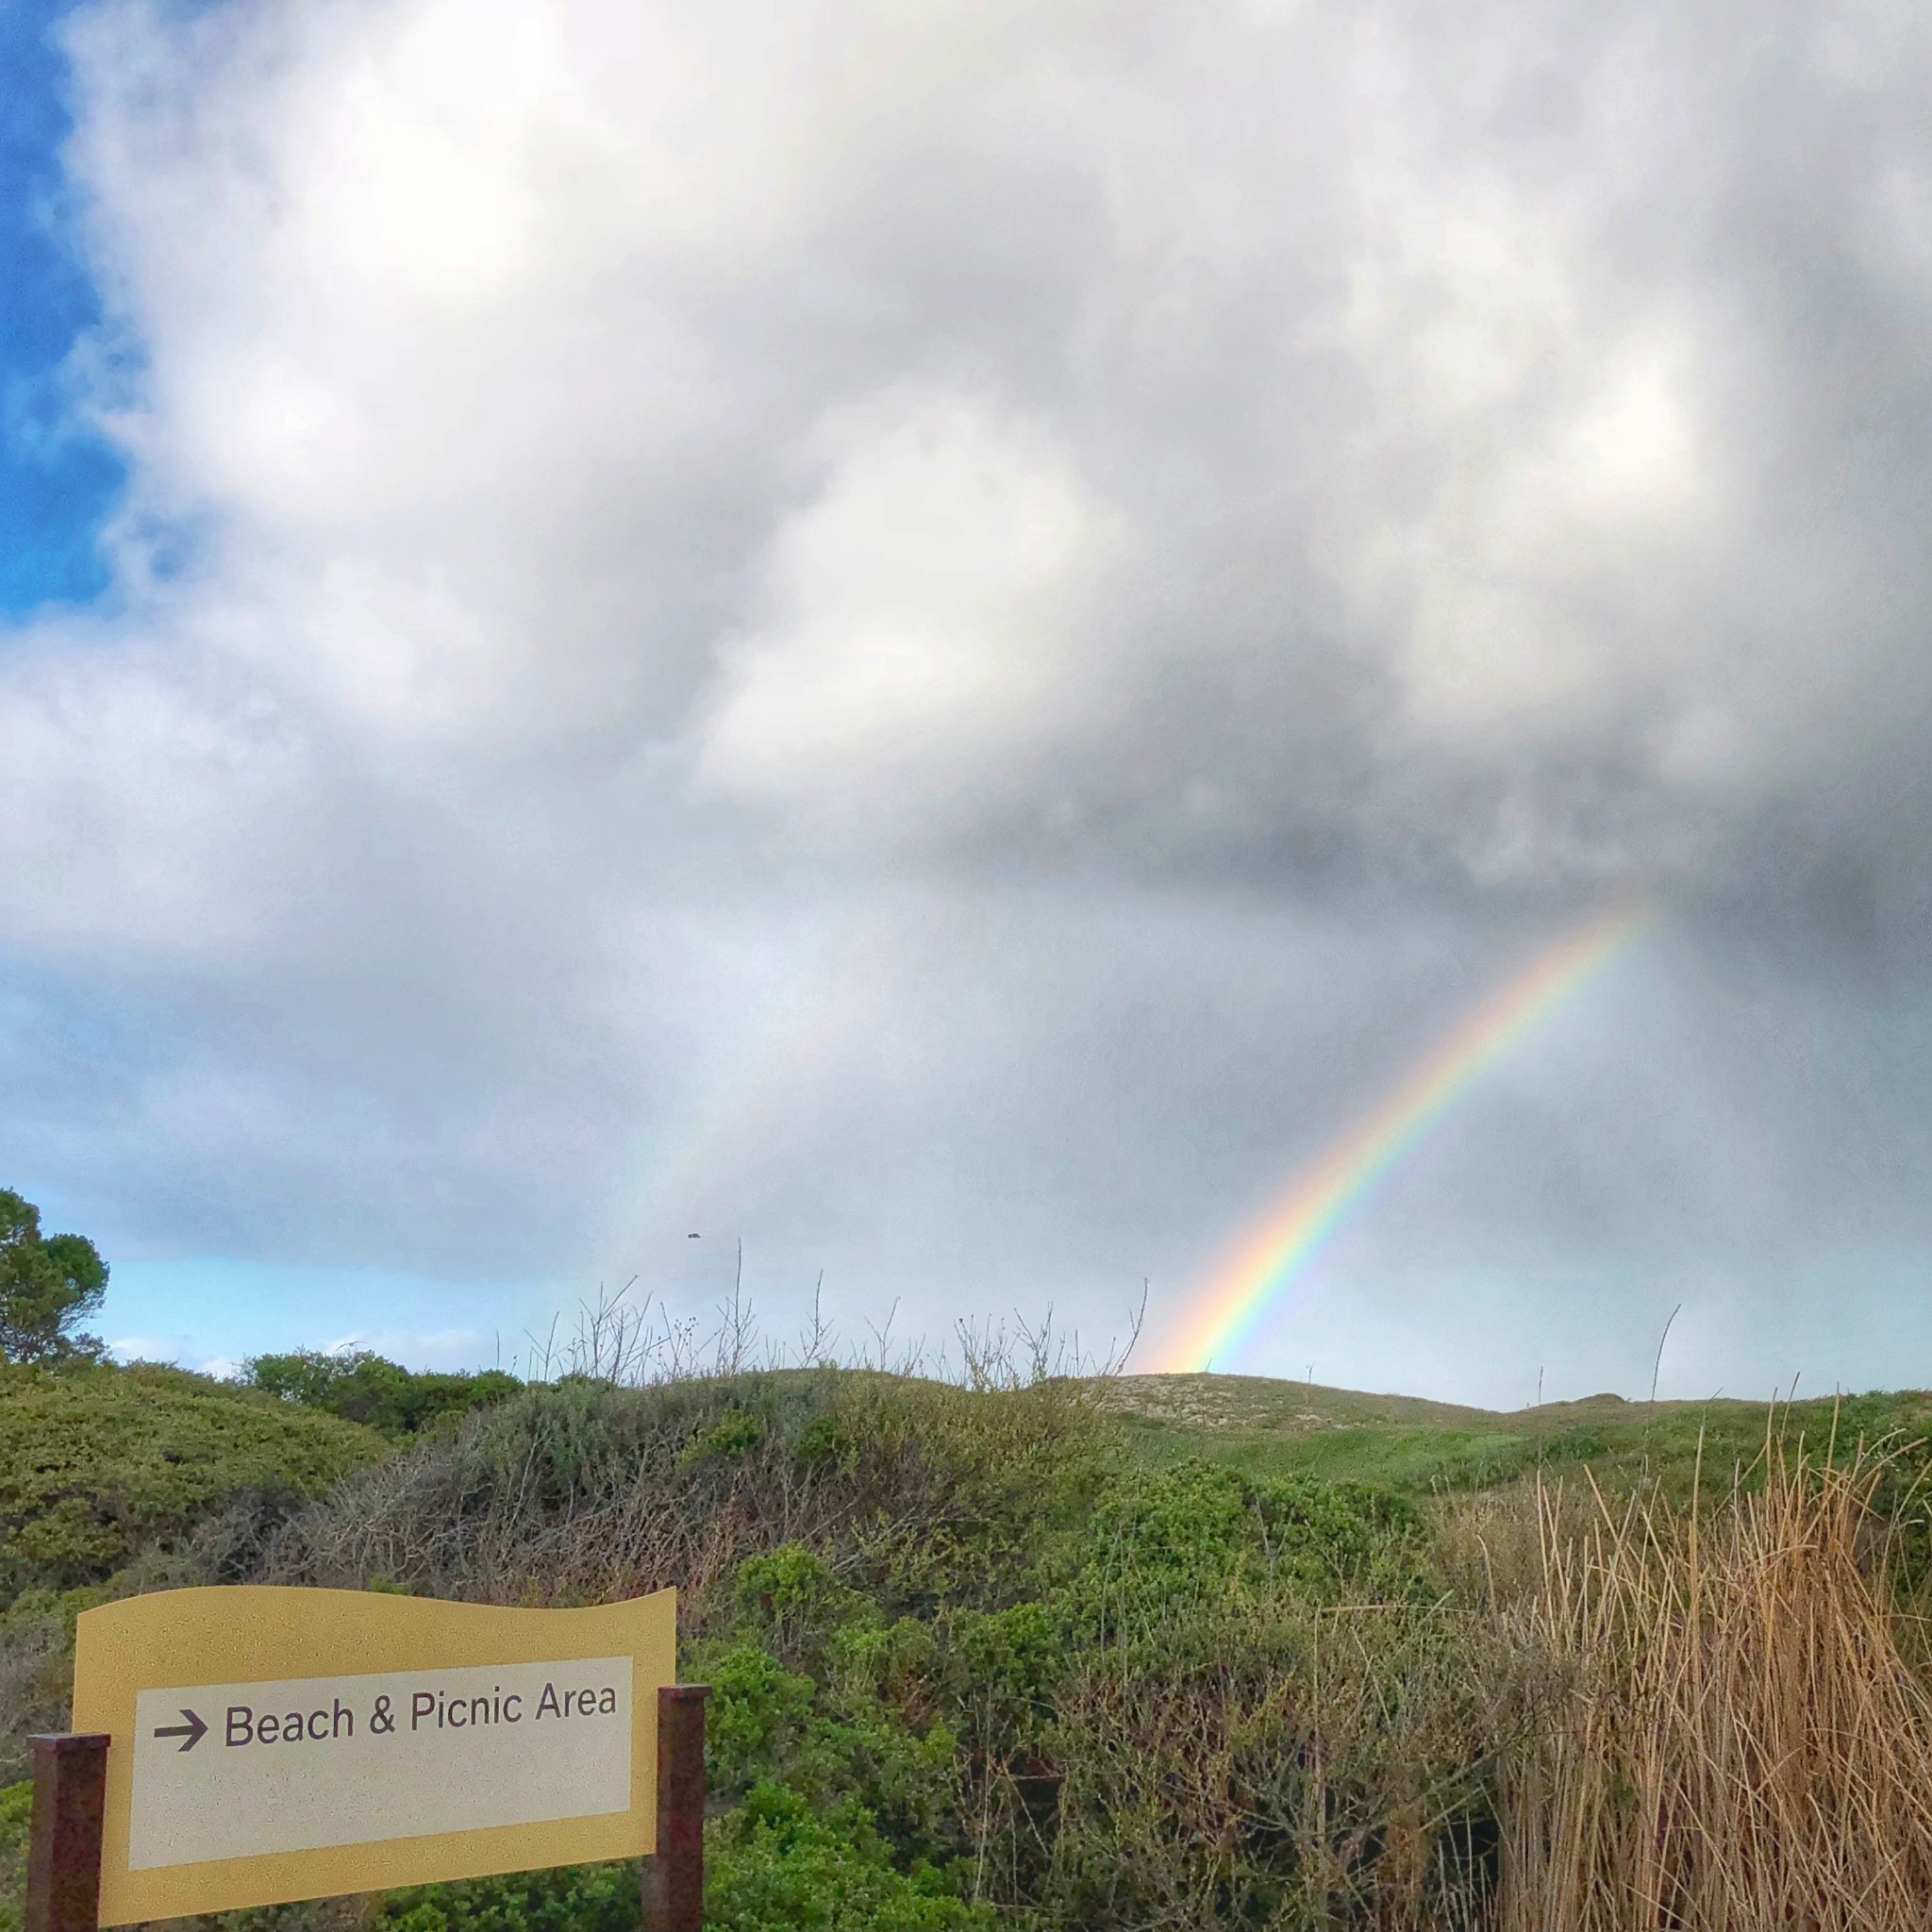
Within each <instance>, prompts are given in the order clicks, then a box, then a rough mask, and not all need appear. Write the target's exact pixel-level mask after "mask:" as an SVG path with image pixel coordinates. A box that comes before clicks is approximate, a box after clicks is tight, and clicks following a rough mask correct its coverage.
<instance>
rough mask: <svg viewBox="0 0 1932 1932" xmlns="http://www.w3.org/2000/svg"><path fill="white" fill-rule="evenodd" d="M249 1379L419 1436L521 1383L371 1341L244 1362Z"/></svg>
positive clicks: (389, 1430) (351, 1418)
mask: <svg viewBox="0 0 1932 1932" xmlns="http://www.w3.org/2000/svg"><path fill="white" fill-rule="evenodd" d="M243 1374H244V1376H245V1378H246V1380H247V1382H248V1383H249V1385H250V1386H251V1387H253V1388H256V1389H262V1390H266V1391H268V1392H269V1393H270V1394H272V1395H278V1396H280V1397H281V1398H282V1399H283V1400H284V1401H286V1402H296V1403H300V1404H302V1405H303V1406H304V1407H308V1408H319V1409H323V1410H325V1411H326V1412H327V1413H328V1414H330V1415H337V1416H341V1417H342V1418H343V1420H344V1421H347V1422H352V1423H360V1424H363V1425H364V1426H365V1427H367V1428H372V1429H379V1430H380V1431H381V1432H382V1433H383V1434H384V1435H385V1436H392V1437H393V1436H413V1435H418V1434H420V1433H421V1432H422V1431H424V1430H425V1429H428V1428H433V1427H434V1426H435V1425H436V1424H439V1423H442V1422H445V1421H449V1420H453V1419H455V1418H457V1417H460V1416H464V1415H468V1414H469V1413H470V1411H471V1410H472V1409H476V1408H483V1407H488V1406H489V1405H490V1404H491V1403H493V1402H501V1401H503V1400H504V1399H505V1398H506V1397H507V1396H510V1395H514V1394H516V1393H517V1392H518V1391H519V1390H521V1389H522V1387H523V1384H522V1383H521V1382H519V1381H518V1380H517V1378H516V1377H515V1376H514V1375H510V1374H505V1373H504V1372H503V1371H502V1370H501V1369H484V1370H482V1371H480V1372H479V1373H477V1374H435V1373H429V1372H419V1371H416V1370H412V1369H406V1368H403V1367H402V1366H401V1365H400V1364H398V1363H396V1362H392V1361H389V1360H386V1359H385V1358H384V1357H381V1356H379V1355H374V1354H371V1353H370V1352H369V1351H368V1350H367V1349H358V1350H354V1351H348V1352H344V1353H341V1354H329V1353H327V1352H325V1351H324V1350H322V1349H312V1348H311V1349H298V1350H296V1351H294V1352H293V1353H292V1354H290V1355H258V1356H255V1357H251V1358H250V1359H249V1360H248V1361H247V1362H246V1363H244V1364H243Z"/></svg>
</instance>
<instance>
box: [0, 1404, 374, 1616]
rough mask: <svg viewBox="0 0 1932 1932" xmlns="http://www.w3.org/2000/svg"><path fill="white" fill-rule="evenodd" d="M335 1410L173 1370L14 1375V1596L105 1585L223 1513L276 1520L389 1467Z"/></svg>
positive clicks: (8, 1479) (2, 1495)
mask: <svg viewBox="0 0 1932 1932" xmlns="http://www.w3.org/2000/svg"><path fill="white" fill-rule="evenodd" d="M382 1453H383V1444H382V1442H381V1440H380V1439H379V1438H378V1437H376V1436H375V1435H373V1434H371V1433H370V1432H369V1431H367V1430H365V1429H361V1428H358V1427H357V1426H356V1425H355V1424H352V1423H346V1422H342V1421H341V1420H339V1419H338V1418H336V1417H334V1416H329V1415H318V1414H314V1413H311V1412H309V1411H308V1410H304V1409H301V1408H297V1407H293V1406H292V1405H284V1404H278V1403H274V1402H270V1401H267V1400H264V1399H261V1398H249V1397H244V1396H242V1394H240V1393H239V1392H238V1391H236V1390H235V1389H234V1388H233V1387H231V1386H230V1385H227V1384H225V1383H221V1382H214V1381H210V1380H208V1378H207V1377H205V1376H198V1375H191V1374H185V1373H183V1372H182V1371H180V1370H173V1369H136V1370H120V1369H112V1368H105V1367H103V1368H93V1369H85V1370H75V1371H70V1372H67V1373H64V1374H52V1373H47V1372H42V1371H36V1370H32V1369H12V1370H8V1371H6V1372H5V1373H4V1377H0V1601H11V1600H12V1599H13V1598H14V1597H16V1596H17V1595H18V1594H19V1593H20V1592H21V1591H24V1590H29V1589H36V1588H38V1589H51V1590H55V1591H62V1590H71V1589H74V1588H75V1587H76V1586H81V1585H87V1584H94V1583H100V1582H104V1581H105V1580H106V1579H107V1578H108V1577H109V1576H111V1575H112V1574H114V1573H115V1572H116V1571H117V1570H120V1569H122V1568H123V1567H124V1566H125V1565H126V1564H127V1563H128V1562H130V1561H131V1560H132V1559H133V1557H135V1556H136V1554H137V1553H139V1552H142V1551H148V1550H153V1549H157V1548H163V1549H165V1548H169V1547H173V1546H175V1545H177V1544H179V1543H180V1542H181V1541H183V1540H184V1539H186V1538H187V1537H188V1536H189V1535H191V1534H192V1532H193V1530H194V1529H195V1528H196V1527H197V1525H199V1524H204V1523H206V1522H207V1521H208V1518H209V1517H210V1516H211V1515H213V1514H215V1513H217V1512H220V1511H234V1512H238V1513H240V1514H244V1515H249V1516H254V1517H258V1518H262V1519H265V1520H266V1519H274V1518H276V1517H278V1516H279V1515H280V1514H282V1513H286V1511H287V1510H288V1509H289V1508H291V1507H293V1505H294V1504H295V1502H296V1501H297V1500H298V1499H300V1498H301V1497H304V1496H309V1495H313V1494H315V1493H316V1492H317V1491H322V1490H325V1489H326V1488H327V1487H328V1485H329V1484H330V1483H332V1482H334V1481H335V1480H336V1479H337V1478H338V1477H340V1476H342V1475H345V1474H348V1473H349V1472H350V1471H351V1470H353V1469H357V1468H360V1467H364V1466H366V1465H368V1464H370V1463H372V1462H374V1461H375V1460H377V1459H378V1458H379V1457H381V1455H382Z"/></svg>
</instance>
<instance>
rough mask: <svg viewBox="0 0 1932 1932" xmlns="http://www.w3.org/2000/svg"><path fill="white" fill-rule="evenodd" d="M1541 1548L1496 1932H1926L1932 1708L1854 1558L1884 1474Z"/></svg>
mask: <svg viewBox="0 0 1932 1932" xmlns="http://www.w3.org/2000/svg"><path fill="white" fill-rule="evenodd" d="M1762 1474H1763V1475H1764V1481H1763V1484H1762V1487H1761V1488H1757V1489H1756V1490H1752V1491H1744V1492H1740V1493H1736V1494H1734V1495H1733V1496H1732V1497H1731V1498H1730V1499H1728V1503H1727V1507H1724V1508H1722V1509H1719V1510H1715V1511H1707V1512H1702V1513H1700V1511H1699V1510H1698V1508H1697V1507H1696V1505H1695V1503H1694V1502H1693V1504H1692V1506H1691V1507H1690V1508H1689V1509H1686V1510H1672V1509H1670V1508H1668V1507H1664V1506H1662V1505H1661V1504H1657V1503H1651V1504H1649V1505H1631V1506H1627V1507H1623V1508H1621V1509H1617V1508H1613V1507H1611V1506H1609V1505H1608V1504H1607V1503H1606V1502H1605V1501H1604V1499H1603V1498H1602V1497H1601V1496H1599V1497H1598V1498H1597V1502H1598V1506H1599V1507H1598V1513H1597V1520H1596V1523H1595V1526H1594V1528H1593V1529H1592V1530H1591V1532H1590V1533H1588V1534H1586V1535H1585V1536H1583V1537H1581V1538H1573V1537H1566V1536H1563V1535H1560V1534H1559V1533H1558V1528H1557V1524H1558V1520H1559V1513H1560V1498H1559V1497H1557V1495H1556V1494H1555V1493H1553V1492H1546V1493H1545V1494H1544V1495H1543V1496H1542V1498H1541V1523H1542V1530H1543V1570H1542V1582H1541V1589H1540V1591H1537V1592H1536V1593H1535V1595H1534V1597H1533V1599H1532V1607H1531V1610H1530V1612H1529V1627H1528V1629H1527V1632H1526V1634H1528V1635H1529V1636H1530V1637H1531V1638H1532V1640H1533V1641H1534V1644H1535V1646H1536V1648H1537V1649H1539V1650H1540V1651H1541V1653H1542V1654H1543V1657H1545V1658H1546V1660H1547V1662H1548V1664H1549V1666H1550V1669H1549V1673H1548V1675H1547V1677H1546V1679H1545V1688H1544V1691H1543V1695H1544V1696H1546V1697H1547V1698H1548V1700H1549V1707H1548V1709H1547V1712H1546V1717H1545V1721H1544V1722H1542V1723H1541V1724H1537V1725H1535V1726H1534V1728H1533V1731H1532V1732H1531V1733H1530V1735H1531V1736H1532V1737H1533V1739H1534V1741H1533V1742H1532V1743H1531V1744H1529V1745H1527V1746H1526V1747H1523V1748H1521V1749H1520V1750H1519V1752H1518V1753H1516V1754H1515V1757H1516V1763H1515V1768H1514V1773H1513V1774H1512V1776H1511V1777H1510V1778H1509V1779H1508V1780H1507V1791H1506V1797H1505V1804H1504V1820H1503V1824H1504V1866H1503V1874H1502V1878H1503V1883H1502V1888H1501V1897H1500V1899H1499V1901H1498V1903H1499V1907H1500V1911H1499V1914H1498V1916H1499V1920H1500V1924H1501V1925H1502V1927H1503V1932H1662V1928H1665V1927H1671V1928H1681V1932H1768V1928H1772V1927H1794V1928H1804V1932H1840V1928H1842V1932H1924V1928H1925V1927H1926V1926H1927V1925H1928V1924H1932V1699H1928V1697H1927V1693H1926V1691H1925V1688H1924V1681H1923V1679H1922V1678H1921V1677H1920V1675H1919V1674H1918V1673H1917V1672H1916V1671H1915V1669H1914V1668H1913V1665H1912V1662H1911V1659H1910V1657H1909V1655H1908V1652H1909V1651H1910V1650H1911V1649H1912V1648H1913V1647H1914V1646H1913V1645H1912V1644H1911V1642H1910V1641H1909V1636H1910V1633H1909V1632H1908V1631H1907V1629H1906V1627H1905V1624H1904V1620H1903V1619H1902V1617H1901V1615H1900V1613H1899V1611H1898V1609H1897V1607H1896V1606H1895V1604H1894V1602H1893V1593H1892V1591H1891V1589H1890V1581H1889V1578H1888V1575H1887V1572H1886V1551H1885V1548H1884V1546H1883V1545H1882V1543H1881V1544H1880V1545H1878V1546H1877V1547H1875V1548H1874V1544H1873V1532H1872V1528H1871V1525H1872V1524H1874V1522H1875V1521H1876V1520H1877V1519H1876V1512H1875V1511H1874V1507H1873V1506H1874V1491H1876V1490H1877V1489H1878V1488H1879V1486H1880V1484H1881V1483H1882V1482H1883V1480H1884V1478H1885V1474H1886V1469H1885V1464H1884V1462H1883V1459H1882V1458H1877V1457H1868V1456H1860V1457H1857V1458H1856V1459H1855V1460H1854V1461H1853V1462H1852V1463H1851V1465H1850V1466H1849V1467H1842V1468H1833V1467H1830V1466H1829V1465H1825V1466H1819V1465H1816V1464H1812V1463H1809V1462H1807V1460H1806V1459H1805V1458H1804V1457H1802V1456H1801V1455H1787V1454H1786V1452H1785V1451H1784V1450H1783V1449H1782V1448H1781V1447H1780V1446H1779V1445H1778V1444H1777V1443H1776V1442H1775V1441H1772V1442H1770V1443H1768V1444H1767V1449H1766V1454H1765V1460H1764V1466H1763V1471H1762Z"/></svg>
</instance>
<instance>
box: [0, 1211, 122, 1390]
mask: <svg viewBox="0 0 1932 1932" xmlns="http://www.w3.org/2000/svg"><path fill="white" fill-rule="evenodd" d="M107 1290H108V1264H107V1263H106V1262H105V1261H104V1260H102V1259H101V1255H100V1250H99V1249H98V1248H96V1247H95V1246H94V1244H93V1242H92V1241H89V1240H88V1238H87V1237H86V1236H85V1235H79V1234H47V1235H43V1234H42V1232H41V1210H40V1209H39V1208H36V1207H35V1206H34V1204H33V1203H32V1202H31V1201H28V1200H25V1199H23V1198H22V1196H20V1195H19V1194H16V1193H15V1192H14V1191H12V1190H11V1189H10V1188H0V1355H4V1356H5V1357H7V1359H8V1361H13V1362H63V1361H75V1360H79V1361H95V1360H98V1359H99V1357H100V1356H101V1354H102V1352H103V1351H102V1343H101V1340H100V1338H99V1337H98V1336H95V1335H83V1334H81V1333H80V1331H79V1328H78V1326H77V1324H79V1323H80V1322H82V1321H83V1320H85V1319H86V1317H88V1316H89V1315H92V1314H93V1313H94V1312H95V1310H96V1309H98V1308H99V1307H100V1306H101V1298H102V1296H103V1295H104V1294H106V1292H107Z"/></svg>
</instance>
